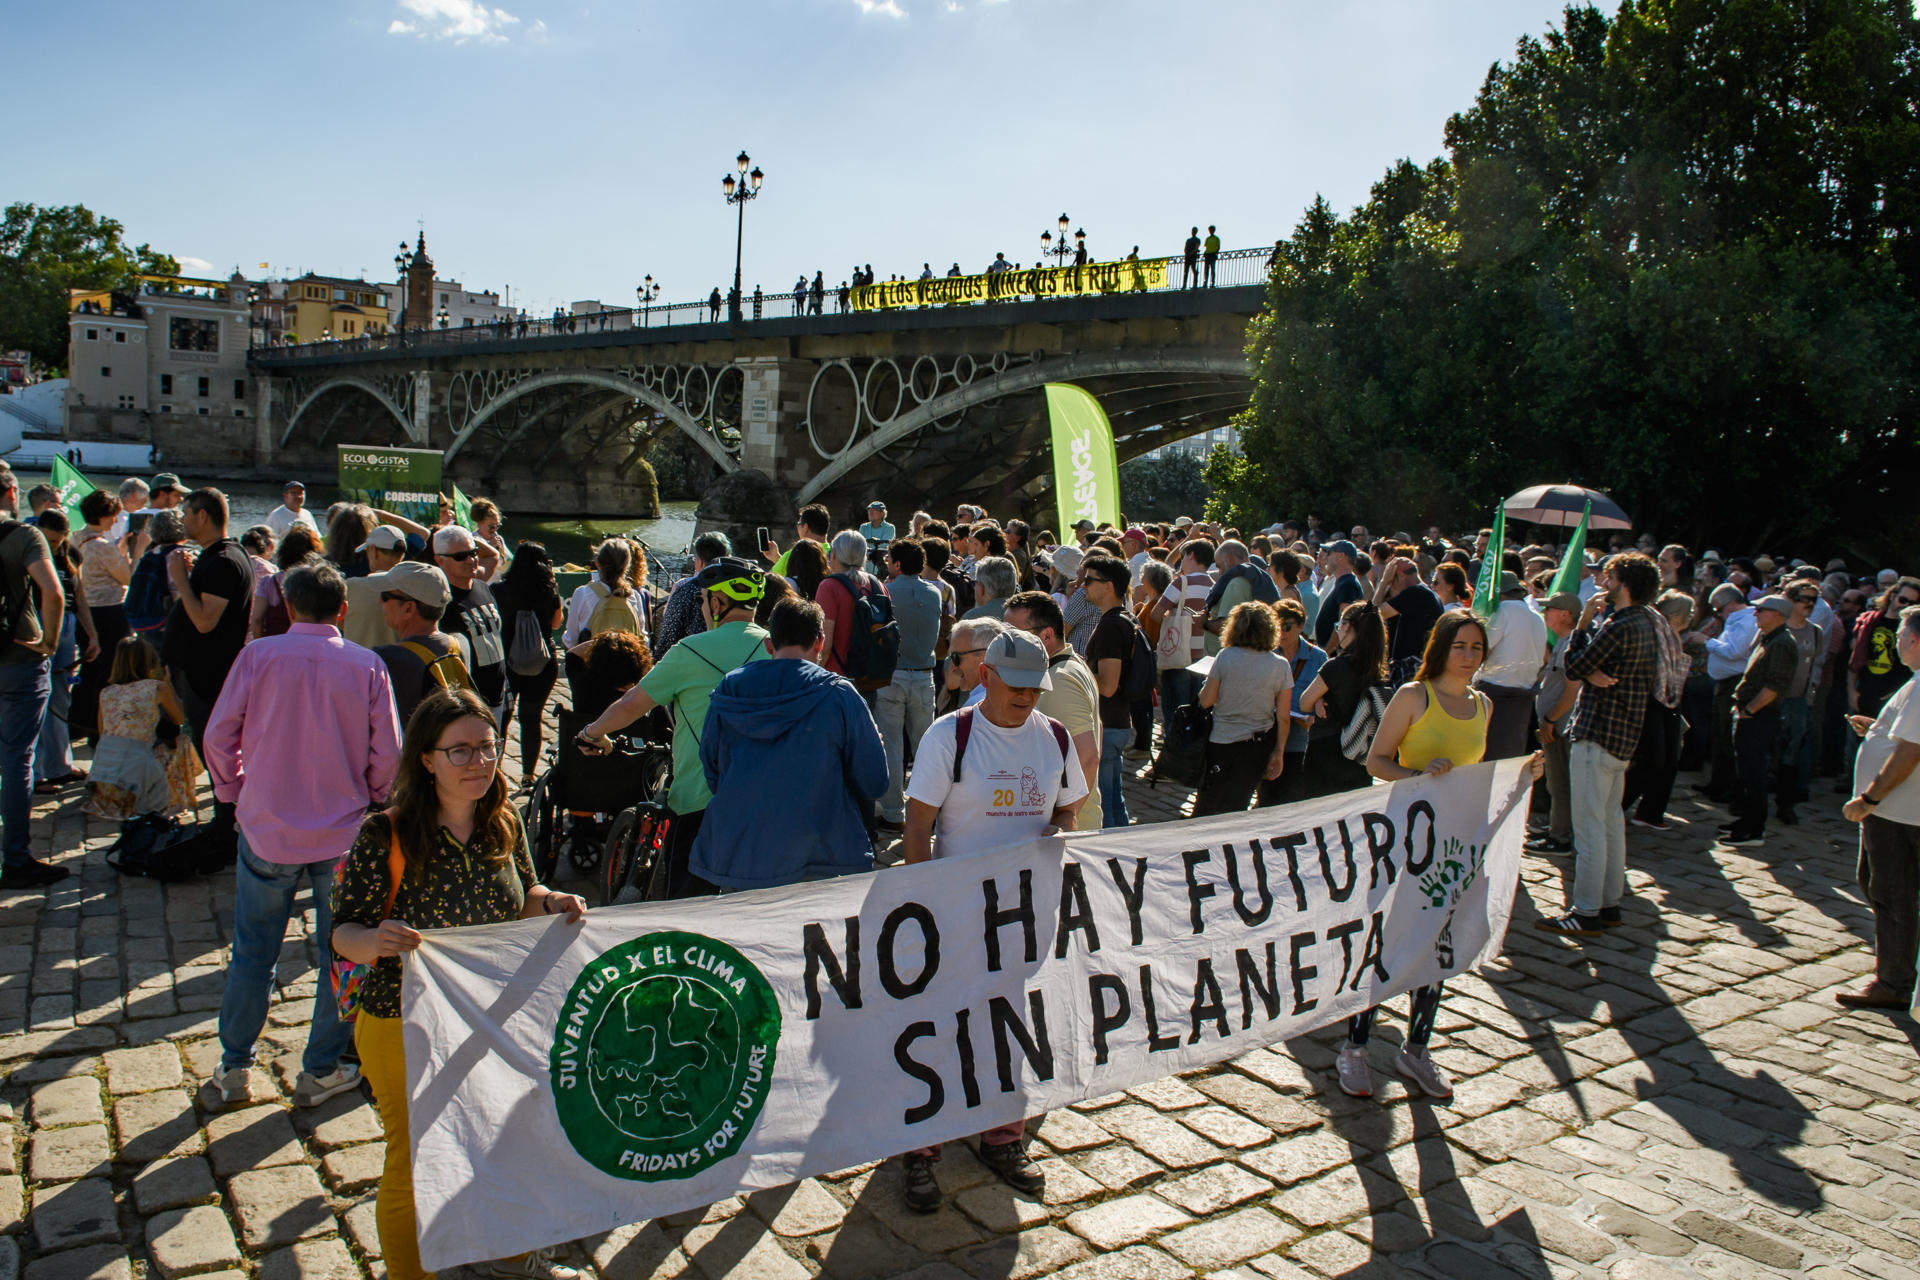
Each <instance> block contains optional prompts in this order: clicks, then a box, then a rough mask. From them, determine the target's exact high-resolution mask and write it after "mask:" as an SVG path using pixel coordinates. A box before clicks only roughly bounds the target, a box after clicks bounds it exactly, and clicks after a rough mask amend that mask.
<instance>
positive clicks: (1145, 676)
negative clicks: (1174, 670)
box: [1121, 621, 1159, 707]
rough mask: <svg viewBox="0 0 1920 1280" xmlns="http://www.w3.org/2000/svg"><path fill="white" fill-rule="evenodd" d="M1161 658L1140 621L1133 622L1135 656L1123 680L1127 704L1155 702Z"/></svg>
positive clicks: (1128, 662) (1123, 690) (1136, 704)
mask: <svg viewBox="0 0 1920 1280" xmlns="http://www.w3.org/2000/svg"><path fill="white" fill-rule="evenodd" d="M1158 667H1159V660H1158V659H1156V658H1155V657H1154V654H1153V646H1152V645H1151V644H1149V643H1148V642H1147V633H1146V631H1145V629H1144V628H1142V627H1141V626H1140V624H1139V622H1137V621H1136V622H1135V623H1134V624H1133V656H1132V657H1131V658H1130V659H1128V661H1127V670H1126V673H1125V677H1126V678H1125V679H1124V680H1123V681H1122V682H1121V685H1122V692H1124V693H1125V694H1126V695H1127V705H1128V706H1130V707H1137V706H1139V705H1140V704H1141V703H1143V702H1144V703H1147V704H1148V705H1149V706H1151V705H1152V704H1153V689H1154V686H1155V685H1156V684H1157V683H1159V682H1158V680H1157V679H1156V678H1155V677H1156V673H1157V670H1158Z"/></svg>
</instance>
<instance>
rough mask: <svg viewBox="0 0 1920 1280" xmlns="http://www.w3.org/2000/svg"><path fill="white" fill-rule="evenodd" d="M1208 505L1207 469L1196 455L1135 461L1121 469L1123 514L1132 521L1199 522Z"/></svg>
mask: <svg viewBox="0 0 1920 1280" xmlns="http://www.w3.org/2000/svg"><path fill="white" fill-rule="evenodd" d="M1206 505H1207V481H1206V475H1205V468H1204V466H1203V465H1202V463H1201V461H1200V459H1199V458H1198V457H1196V456H1194V455H1193V454H1190V453H1168V454H1164V455H1162V456H1161V457H1157V458H1134V459H1132V460H1131V461H1128V462H1124V463H1122V464H1121V465H1120V510H1121V511H1123V512H1124V513H1126V517H1127V519H1128V520H1172V519H1174V518H1176V517H1178V516H1192V517H1194V518H1195V519H1198V518H1199V517H1200V514H1201V512H1202V511H1204V510H1205V509H1206Z"/></svg>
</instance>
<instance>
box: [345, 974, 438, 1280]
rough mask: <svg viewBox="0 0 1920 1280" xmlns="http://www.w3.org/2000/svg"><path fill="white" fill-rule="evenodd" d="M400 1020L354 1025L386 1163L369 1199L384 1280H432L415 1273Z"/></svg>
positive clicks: (367, 1019)
mask: <svg viewBox="0 0 1920 1280" xmlns="http://www.w3.org/2000/svg"><path fill="white" fill-rule="evenodd" d="M400 1027H401V1023H400V1019H398V1018H376V1017H374V1016H373V1015H372V1014H370V1013H368V1012H367V1011H366V1010H365V1009H362V1010H361V1011H360V1016H359V1017H358V1018H357V1019H356V1020H355V1021H354V1026H353V1043H354V1046H355V1047H356V1048H358V1049H359V1050H360V1071H361V1073H362V1074H363V1075H365V1076H366V1078H367V1083H368V1084H370V1085H372V1086H373V1097H374V1103H375V1105H376V1106H377V1107H378V1108H379V1110H380V1127H381V1128H383V1129H385V1130H386V1132H387V1163H386V1167H385V1168H384V1169H383V1170H382V1171H381V1174H380V1189H379V1191H378V1192H377V1193H376V1194H375V1196H374V1202H373V1213H374V1220H375V1221H376V1222H377V1223H378V1224H379V1226H380V1254H381V1258H382V1260H383V1261H385V1263H386V1264H387V1275H388V1277H389V1280H432V1273H431V1272H427V1271H423V1270H421V1269H420V1225H419V1223H418V1222H417V1221H416V1220H415V1218H414V1212H413V1152H412V1150H411V1147H412V1144H411V1142H410V1141H409V1139H408V1135H407V1058H406V1052H405V1049H404V1048H403V1047H402V1044H401V1039H400Z"/></svg>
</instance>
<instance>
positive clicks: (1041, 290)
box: [852, 258, 1167, 311]
mask: <svg viewBox="0 0 1920 1280" xmlns="http://www.w3.org/2000/svg"><path fill="white" fill-rule="evenodd" d="M1166 287H1167V259H1165V258H1144V259H1133V260H1130V261H1123V262H1089V263H1088V264H1087V265H1086V266H1084V267H1038V268H1035V269H1032V270H1027V271H989V272H986V273H984V274H982V275H977V276H936V277H934V278H932V279H929V280H891V281H887V282H885V283H882V284H870V285H862V286H861V287H860V288H858V289H855V290H854V291H853V298H852V301H853V309H854V310H855V311H884V310H887V309H889V308H892V307H943V306H954V305H957V304H960V303H967V302H1002V301H1006V302H1015V301H1019V300H1020V299H1023V298H1067V297H1073V296H1076V295H1080V294H1096V293H1145V292H1147V291H1148V290H1150V289H1164V288H1166Z"/></svg>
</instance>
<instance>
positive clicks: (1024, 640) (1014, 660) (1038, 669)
mask: <svg viewBox="0 0 1920 1280" xmlns="http://www.w3.org/2000/svg"><path fill="white" fill-rule="evenodd" d="M980 661H981V662H983V663H985V664H986V665H988V666H990V667H992V668H993V670H994V674H995V675H998V676H999V677H1000V682H1001V683H1002V684H1008V685H1012V686H1013V687H1014V688H1016V689H1051V688H1053V680H1052V679H1051V678H1050V677H1049V676H1048V675H1047V651H1046V650H1045V649H1042V648H1041V647H1040V642H1039V641H1038V640H1035V639H1034V638H1033V637H1032V636H1030V635H1028V634H1027V633H1026V632H1024V631H1012V632H1008V633H1006V634H1005V635H998V636H995V637H994V638H993V643H992V644H989V645H988V646H987V651H986V653H985V654H984V655H982V656H981V659H980Z"/></svg>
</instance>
